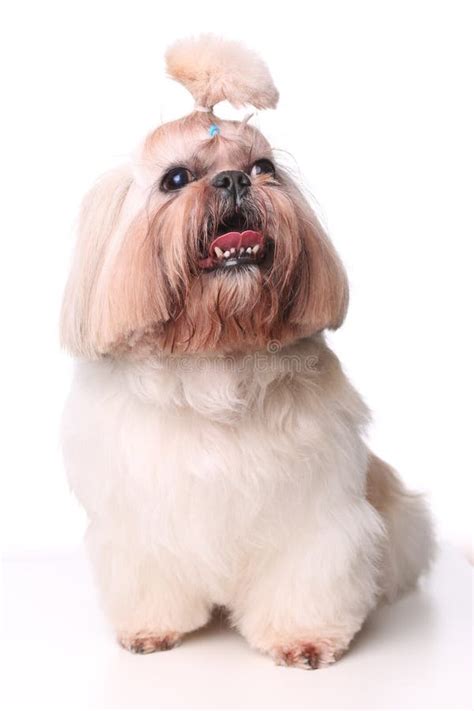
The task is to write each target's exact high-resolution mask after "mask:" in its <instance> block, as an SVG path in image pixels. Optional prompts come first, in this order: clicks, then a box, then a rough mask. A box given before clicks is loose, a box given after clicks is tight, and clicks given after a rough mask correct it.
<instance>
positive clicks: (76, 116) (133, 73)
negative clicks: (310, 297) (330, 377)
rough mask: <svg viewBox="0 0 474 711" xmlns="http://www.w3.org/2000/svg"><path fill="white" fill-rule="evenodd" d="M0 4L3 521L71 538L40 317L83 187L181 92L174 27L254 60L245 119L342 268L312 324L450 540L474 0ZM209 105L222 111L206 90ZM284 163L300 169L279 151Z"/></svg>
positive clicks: (60, 274)
mask: <svg viewBox="0 0 474 711" xmlns="http://www.w3.org/2000/svg"><path fill="white" fill-rule="evenodd" d="M2 7H3V9H2V18H1V23H0V24H1V26H2V29H1V32H2V35H3V37H2V38H1V43H0V46H1V52H2V54H3V57H2V67H3V70H4V74H6V81H4V82H3V88H2V98H3V109H2V121H3V123H4V128H3V131H2V133H1V136H2V144H3V145H2V150H1V155H2V164H3V165H2V168H3V171H2V174H3V177H2V182H3V185H2V196H3V200H2V203H3V206H2V210H1V211H0V212H1V215H0V219H1V222H2V233H1V240H2V243H1V244H2V248H1V249H2V260H1V261H2V277H1V289H2V298H1V308H2V348H1V353H2V363H3V367H2V379H3V383H2V405H3V408H2V410H3V424H2V433H3V437H2V440H3V443H2V455H1V459H2V488H3V495H2V508H3V512H2V529H3V530H2V538H3V549H4V551H6V552H9V553H16V552H18V551H21V550H25V549H26V550H31V549H33V550H37V549H48V550H49V549H68V548H71V547H75V546H77V545H78V544H79V542H80V541H81V538H82V535H83V531H84V527H85V523H86V522H85V519H84V516H83V514H82V512H81V511H80V509H79V507H78V505H77V504H76V503H75V501H74V499H73V497H72V495H71V494H70V493H69V491H68V487H67V484H66V480H65V475H64V472H63V466H62V461H61V455H60V449H59V443H58V430H59V421H60V414H61V408H62V404H63V401H64V399H65V397H66V394H67V390H68V386H69V381H70V377H71V371H72V366H71V362H70V359H69V358H68V357H67V356H66V355H65V354H63V353H61V351H60V350H59V346H58V313H59V308H60V300H61V293H62V289H63V285H64V282H65V279H66V275H67V271H68V267H69V261H70V255H71V250H72V245H73V231H74V220H75V217H76V214H77V211H78V207H79V203H80V200H81V198H82V196H83V194H84V192H85V191H86V190H87V189H88V187H89V186H90V185H91V183H92V182H93V181H94V180H95V178H96V177H97V176H98V175H100V174H101V173H102V172H104V171H106V170H107V169H109V168H110V167H113V166H114V165H117V164H118V163H120V162H122V161H123V160H125V159H126V158H127V155H128V154H129V152H130V151H131V150H132V149H133V148H134V147H135V146H136V144H137V142H138V141H139V140H140V138H141V137H143V136H144V135H145V134H146V132H147V131H148V130H150V129H151V128H153V127H154V126H155V125H156V124H158V123H159V122H161V121H163V120H169V119H172V118H177V117H179V116H182V115H184V114H185V113H187V112H188V111H189V110H190V109H191V105H192V99H191V97H190V96H189V95H188V94H187V92H186V91H185V90H184V89H183V88H182V87H180V86H178V85H176V84H173V82H171V81H170V80H169V79H167V78H166V77H165V74H164V62H163V54H164V51H165V49H166V47H167V46H168V45H169V44H170V43H171V42H173V41H174V40H175V39H177V38H180V37H186V36H189V35H192V34H196V33H200V32H214V33H217V34H221V35H223V36H225V37H229V38H232V39H237V40H241V41H243V42H245V43H246V44H248V45H249V46H250V47H252V48H254V49H255V50H257V51H258V52H260V53H261V54H262V56H263V57H264V58H265V59H266V60H267V62H268V64H269V67H270V69H271V72H272V74H273V77H274V79H275V83H276V85H277V86H278V88H279V90H280V94H281V100H280V105H279V108H278V109H277V111H275V112H266V113H265V112H262V113H260V114H258V115H257V116H256V117H255V119H254V120H255V121H256V122H257V125H259V126H260V127H261V129H262V130H263V131H264V133H266V135H268V137H269V138H270V141H271V142H272V145H274V146H275V148H276V149H281V153H280V156H281V157H282V159H283V160H284V161H285V162H286V163H287V164H289V165H290V166H291V167H292V168H293V169H295V170H296V169H297V170H299V171H300V174H301V179H302V181H303V182H304V184H305V185H306V186H307V188H308V189H309V190H311V193H312V194H313V195H314V196H315V198H316V199H317V202H318V204H319V210H320V213H321V214H322V217H323V220H324V222H325V224H326V225H327V227H328V229H329V232H330V234H331V237H332V239H333V241H334V243H335V245H336V247H337V249H338V251H339V253H340V254H341V256H342V258H343V260H344V262H345V264H346V267H347V270H348V273H349V278H350V283H351V288H352V292H351V304H350V310H349V315H348V318H347V321H346V323H345V324H344V326H343V328H342V329H341V330H340V331H339V332H337V333H335V334H333V335H331V336H330V343H331V345H332V346H333V347H334V348H335V350H336V352H337V354H338V355H339V357H340V358H341V360H342V362H343V364H344V365H345V368H346V370H347V372H348V374H349V375H350V377H351V378H352V380H353V382H354V384H355V385H356V387H357V388H358V389H359V390H360V391H361V392H362V394H363V396H364V397H365V399H366V401H367V402H368V404H369V406H370V407H371V409H372V411H373V413H374V424H373V427H372V429H371V432H370V444H371V446H372V447H373V449H374V450H375V452H376V453H378V454H380V455H381V456H382V457H384V458H386V459H387V460H388V461H389V462H391V463H392V464H393V465H394V466H396V468H397V469H398V470H399V471H400V473H401V474H402V476H403V478H404V479H405V481H406V482H407V483H408V484H409V485H410V486H411V487H414V488H416V489H420V490H423V491H425V492H427V493H428V494H429V497H430V502H431V506H432V509H433V511H434V514H435V517H436V521H437V525H438V530H439V535H440V537H441V538H443V539H449V540H451V541H453V542H454V543H455V544H457V545H460V546H462V547H463V548H464V549H465V550H467V548H468V546H469V541H470V536H471V497H470V494H471V492H472V484H471V481H472V476H473V473H474V472H473V467H472V456H471V450H472V445H471V431H472V414H471V411H472V406H471V402H472V395H473V393H472V389H471V390H469V388H470V385H471V377H470V375H471V373H470V369H471V367H472V350H471V348H470V346H471V345H472V343H471V341H472V336H471V331H472V313H471V311H472V292H471V293H470V284H471V283H472V256H473V249H472V243H473V238H474V229H473V214H472V213H473V205H472V193H473V166H474V150H473V126H474V111H473V93H472V85H473V77H472V73H473V67H474V51H473V42H472V36H473V12H472V10H473V6H472V4H471V3H470V2H456V1H451V2H436V1H434V0H433V1H426V2H421V1H419V2H417V1H416V0H411V1H410V2H403V1H401V0H398V1H396V2H392V1H386V2H383V1H382V2H381V1H379V0H374V1H366V0H359V1H357V2H351V1H347V2H342V1H339V0H328V1H325V2H318V1H314V0H312V2H304V1H301V0H298V1H295V0H293V2H291V3H278V2H268V1H267V2H265V1H263V0H259V2H255V1H254V2H247V1H246V0H240V2H239V3H238V4H237V5H235V4H228V3H215V2H210V1H205V2H203V1H201V2H188V1H186V2H185V1H181V2H179V3H165V2H159V1H158V0H156V1H147V0H142V1H140V0H138V1H136V2H134V1H132V0H129V1H126V2H122V1H120V0H115V1H113V2H109V1H106V0H96V1H95V2H87V1H85V0H82V2H48V1H43V2H41V3H34V2H29V3H26V2H10V3H4V4H3V6H2ZM216 112H217V113H218V114H219V113H220V114H221V115H223V116H228V117H230V116H237V115H238V112H235V111H233V110H232V109H230V107H226V106H225V105H223V106H222V107H218V109H217V111H216ZM297 166H298V168H297Z"/></svg>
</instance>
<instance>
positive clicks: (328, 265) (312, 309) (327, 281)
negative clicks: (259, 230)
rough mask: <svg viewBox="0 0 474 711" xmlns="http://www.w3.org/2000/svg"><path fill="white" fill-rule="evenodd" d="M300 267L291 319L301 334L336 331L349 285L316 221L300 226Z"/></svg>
mask: <svg viewBox="0 0 474 711" xmlns="http://www.w3.org/2000/svg"><path fill="white" fill-rule="evenodd" d="M302 231H303V244H304V249H303V252H302V263H301V270H300V275H301V278H300V279H299V283H298V287H297V292H296V295H295V298H294V306H293V309H292V313H291V319H292V321H293V322H294V323H296V324H298V325H299V326H300V328H301V331H302V332H304V333H310V332H317V331H323V330H324V329H326V328H329V329H336V328H339V326H340V325H341V324H342V322H343V321H344V318H345V315H346V312H347V306H348V302H349V285H348V281H347V276H346V271H345V269H344V267H343V265H342V262H341V260H340V258H339V256H338V254H337V252H336V250H335V248H334V247H333V245H332V244H331V242H330V240H329V238H328V236H327V235H326V233H325V231H324V229H323V227H322V225H321V224H320V222H319V220H318V219H317V217H316V216H315V215H314V214H313V213H312V211H311V210H308V212H307V213H306V216H305V219H304V220H303V223H302Z"/></svg>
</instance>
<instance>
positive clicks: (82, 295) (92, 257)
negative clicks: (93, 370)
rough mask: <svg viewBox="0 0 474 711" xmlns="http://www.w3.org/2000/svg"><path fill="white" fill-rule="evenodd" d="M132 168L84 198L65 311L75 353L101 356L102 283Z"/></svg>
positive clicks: (65, 336)
mask: <svg viewBox="0 0 474 711" xmlns="http://www.w3.org/2000/svg"><path fill="white" fill-rule="evenodd" d="M131 182H132V181H131V176H130V171H129V170H128V169H117V170H115V171H113V172H112V173H110V174H107V175H106V176H104V177H103V178H102V179H101V180H100V181H99V182H98V183H97V184H96V185H95V186H94V187H93V188H92V190H91V191H90V192H89V193H88V195H87V196H86V198H85V199H84V202H83V205H82V209H81V214H80V218H79V226H78V237H77V244H76V248H75V253H74V257H73V263H72V267H71V272H70V275H69V279H68V282H67V285H66V290H65V294H64V299H63V305H62V311H61V343H62V345H63V346H64V347H65V348H67V350H69V351H70V352H71V353H72V354H74V355H77V356H83V357H86V358H96V357H98V356H99V355H100V354H101V350H102V349H101V341H102V338H101V336H102V335H103V334H102V333H101V331H103V325H104V320H103V310H104V306H105V305H104V304H103V303H102V304H101V299H100V293H101V291H102V290H101V280H102V279H103V276H104V270H105V267H106V263H107V260H109V259H110V252H111V246H112V242H113V238H114V235H115V234H116V232H117V228H118V226H119V223H120V220H121V213H122V208H123V205H124V202H125V199H126V197H127V194H128V191H129V189H130V185H131Z"/></svg>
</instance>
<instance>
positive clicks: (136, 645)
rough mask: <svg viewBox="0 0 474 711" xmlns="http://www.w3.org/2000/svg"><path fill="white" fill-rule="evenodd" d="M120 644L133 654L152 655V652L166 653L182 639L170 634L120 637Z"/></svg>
mask: <svg viewBox="0 0 474 711" xmlns="http://www.w3.org/2000/svg"><path fill="white" fill-rule="evenodd" d="M118 641H119V644H120V645H121V646H122V647H123V648H124V649H127V650H128V651H129V652H133V654H151V653H152V652H165V651H167V650H168V649H173V647H176V646H177V645H178V644H179V643H180V641H181V638H180V637H179V635H177V634H174V633H169V634H166V635H135V636H132V635H130V636H128V635H124V636H120V637H119V638H118Z"/></svg>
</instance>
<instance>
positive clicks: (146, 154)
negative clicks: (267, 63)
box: [62, 113, 347, 357]
mask: <svg viewBox="0 0 474 711" xmlns="http://www.w3.org/2000/svg"><path fill="white" fill-rule="evenodd" d="M209 123H210V119H209V117H208V116H203V115H202V114H200V113H193V114H191V115H190V116H188V117H186V118H184V119H181V120H179V121H176V122H173V123H171V124H166V125H165V126H163V127H160V128H159V129H157V130H156V131H155V132H154V133H152V134H151V135H150V136H149V137H148V138H147V140H146V141H145V143H144V145H143V148H142V151H141V154H140V155H139V156H138V159H137V160H136V162H135V165H134V166H133V171H127V170H125V171H123V170H122V171H118V172H117V173H116V175H115V176H112V177H110V178H108V179H106V180H105V182H103V183H102V184H99V186H98V187H96V188H95V189H94V190H93V191H92V193H91V195H90V196H89V198H88V200H86V203H85V206H84V210H83V216H82V220H81V225H80V230H79V232H80V234H79V244H78V249H77V254H76V260H75V265H74V266H73V271H72V275H71V278H70V282H69V285H68V288H67V293H66V298H65V304H64V309H63V322H62V333H63V342H64V343H65V344H66V346H67V347H68V348H69V349H70V350H71V351H72V352H74V353H75V354H79V355H86V356H87V357H97V356H100V355H104V354H112V355H114V354H115V355H116V354H121V355H123V354H125V353H129V354H133V355H134V356H140V355H142V354H150V353H151V352H165V353H181V352H187V353H196V352H222V353H228V352H245V351H253V350H256V349H260V348H264V347H265V345H266V344H267V343H268V341H270V340H275V339H276V340H278V341H279V342H281V343H282V344H285V343H288V342H290V341H292V340H295V339H297V338H299V337H301V336H305V335H308V334H309V333H312V332H316V331H320V330H322V329H324V328H336V327H337V326H339V325H340V323H341V321H342V320H343V317H344V314H345V310H346V305H347V285H346V278H345V274H344V271H343V268H342V266H341V263H340V261H339V259H338V257H337V255H336V253H335V251H334V249H333V247H332V246H331V244H330V243H329V241H328V239H327V237H326V235H325V234H324V231H323V229H322V228H321V226H320V224H319V223H318V221H317V219H316V216H315V215H314V213H313V212H312V210H311V208H310V207H309V205H308V204H307V202H306V201H305V199H304V197H303V195H302V194H301V192H300V191H299V189H298V188H297V186H296V185H295V183H294V182H293V181H292V179H291V178H290V177H289V175H288V174H287V173H286V172H285V171H284V170H283V169H282V168H280V167H278V168H277V173H276V178H275V179H273V178H272V177H269V176H263V177H262V176H258V177H257V178H255V179H253V181H252V186H251V188H250V191H249V193H248V195H247V196H246V197H245V198H244V200H243V203H242V208H241V209H242V214H243V215H244V216H245V219H246V223H247V224H248V227H249V228H258V229H261V230H262V231H263V232H264V233H265V234H266V235H268V236H269V237H270V239H271V247H270V249H272V250H273V258H272V259H269V260H268V262H267V263H266V264H263V266H261V267H259V266H254V265H250V266H247V267H245V268H241V269H239V270H235V271H234V272H233V271H231V270H217V271H215V272H212V273H206V272H203V271H202V270H200V269H199V267H198V260H199V258H200V256H201V257H202V255H203V250H204V251H205V249H206V248H207V247H208V246H209V244H210V242H211V241H212V238H213V235H214V231H215V229H216V226H217V225H218V224H219V223H220V222H222V221H223V220H224V219H225V218H226V216H228V214H229V210H230V207H231V206H230V205H229V203H228V201H226V199H225V198H224V197H223V196H222V194H221V193H222V191H218V190H216V189H215V188H213V187H212V185H211V180H212V177H213V176H214V175H215V174H216V173H217V172H218V171H220V170H224V169H233V170H244V171H247V172H248V171H249V170H250V167H251V165H252V163H253V162H254V161H255V160H258V159H261V158H263V157H268V158H272V159H273V156H272V152H271V149H270V146H269V144H268V143H267V141H266V140H265V139H264V138H263V136H262V135H261V134H260V132H259V131H257V130H256V129H255V128H253V127H252V126H250V125H248V124H246V123H240V124H239V123H235V122H219V127H220V130H221V133H220V135H218V136H215V137H210V136H209V134H208V128H209ZM173 164H178V165H186V166H188V167H189V168H190V169H191V170H192V171H193V173H194V174H195V175H196V180H195V181H194V182H193V183H191V184H189V185H187V186H186V187H185V188H184V189H182V190H181V191H179V192H178V193H172V194H166V195H165V194H163V192H162V191H161V190H160V179H161V177H162V174H163V172H164V171H165V170H166V169H168V168H169V167H170V165H173Z"/></svg>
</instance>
